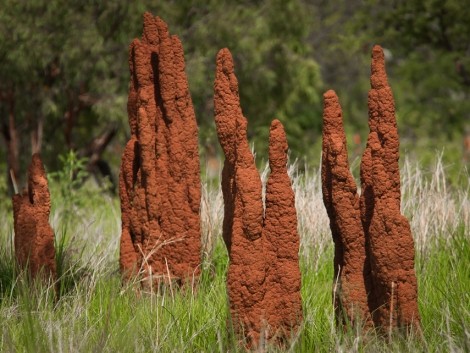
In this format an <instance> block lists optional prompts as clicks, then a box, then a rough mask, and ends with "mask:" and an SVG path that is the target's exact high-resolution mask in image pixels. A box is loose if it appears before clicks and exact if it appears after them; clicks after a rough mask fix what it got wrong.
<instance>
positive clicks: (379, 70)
mask: <svg viewBox="0 0 470 353" xmlns="http://www.w3.org/2000/svg"><path fill="white" fill-rule="evenodd" d="M371 88H372V89H371V90H370V91H369V128H370V133H369V137H368V140H367V146H366V150H365V152H364V155H363V158H362V163H361V183H362V189H363V197H361V213H362V219H363V225H364V232H365V235H366V239H367V241H368V244H369V249H368V251H369V257H370V264H371V270H372V271H371V274H372V284H373V293H374V300H373V302H372V306H371V311H372V315H373V318H374V322H375V324H376V325H377V326H380V327H383V328H387V327H389V326H390V324H391V325H392V326H399V327H405V328H407V329H409V328H411V327H414V328H415V329H416V328H419V323H420V318H419V312H418V302H417V300H418V294H417V281H416V275H415V270H414V243H413V237H412V235H411V229H410V225H409V222H408V220H407V219H406V218H405V217H404V216H403V215H402V214H401V212H400V172H399V165H398V159H399V138H398V130H397V123H396V118H395V104H394V100H393V94H392V90H391V88H390V86H389V85H388V82H387V75H386V72H385V60H384V54H383V51H382V48H381V47H380V46H378V45H377V46H375V47H374V48H373V51H372V65H371Z"/></svg>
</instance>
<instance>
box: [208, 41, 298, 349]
mask: <svg viewBox="0 0 470 353" xmlns="http://www.w3.org/2000/svg"><path fill="white" fill-rule="evenodd" d="M214 91H215V96H214V109H215V122H216V128H217V134H218V137H219V142H220V145H221V146H222V149H223V151H224V154H225V161H224V167H223V171H222V192H223V197H224V223H223V238H224V241H225V244H226V246H227V249H228V253H229V257H230V264H229V269H228V274H227V289H228V296H229V302H230V311H231V316H232V323H233V327H234V330H235V332H236V333H237V334H238V335H239V337H240V338H241V339H242V340H245V343H246V345H247V346H249V347H252V348H255V347H258V346H259V343H260V341H265V340H269V341H275V342H278V343H282V342H284V341H285V340H286V338H288V337H289V336H290V334H291V333H292V332H295V330H296V328H297V327H298V325H299V323H300V322H301V319H302V304H301V297H300V285H301V281H300V270H299V259H298V251H299V236H298V234H297V216H296V210H295V199H294V193H293V190H292V186H291V181H290V179H289V176H288V175H287V149H288V146H287V139H286V134H285V132H284V128H283V126H282V124H281V123H280V122H279V121H278V120H274V121H273V123H272V125H271V129H270V138H269V166H270V169H271V173H270V176H269V179H268V182H267V186H266V209H265V210H264V207H263V198H262V184H261V179H260V176H259V173H258V171H257V169H256V166H255V162H254V158H253V155H252V153H251V151H250V148H249V145H248V140H247V136H246V134H247V120H246V118H245V117H244V116H243V113H242V110H241V107H240V99H239V93H238V82H237V78H236V77H235V73H234V65H233V60H232V55H231V54H230V52H229V50H228V49H222V50H220V51H219V53H218V55H217V68H216V77H215V83H214Z"/></svg>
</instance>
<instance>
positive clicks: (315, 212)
mask: <svg viewBox="0 0 470 353" xmlns="http://www.w3.org/2000/svg"><path fill="white" fill-rule="evenodd" d="M439 163H440V162H439V160H438V163H437V167H436V169H435V171H433V172H432V173H427V174H426V173H424V171H423V170H421V169H420V168H419V167H417V166H416V165H414V164H412V163H411V162H406V163H405V165H404V168H403V171H402V185H403V188H402V191H403V203H402V207H403V210H404V213H405V214H406V215H407V216H408V217H409V218H410V222H411V226H412V230H413V234H414V237H415V242H416V250H417V257H416V271H417V276H418V283H419V308H420V313H421V317H422V328H423V337H402V336H400V335H394V336H393V337H392V340H391V341H389V342H388V341H385V340H384V339H382V338H381V337H377V336H375V335H374V334H373V333H370V334H368V335H367V336H365V337H364V336H362V335H361V333H360V329H357V328H351V329H350V330H347V331H346V332H338V331H337V330H336V329H335V325H334V313H333V307H332V304H331V301H332V300H331V299H332V294H331V293H332V286H333V278H332V277H333V266H332V263H333V260H332V259H333V248H332V241H331V235H330V232H329V226H328V218H327V216H326V212H325V211H324V207H323V203H322V198H321V188H320V181H319V174H318V171H315V170H313V171H310V172H309V174H303V175H297V174H296V169H295V166H293V167H291V168H290V173H291V176H292V177H293V185H294V190H295V192H296V204H297V211H298V218H299V232H300V235H301V262H300V265H301V271H302V298H303V307H304V322H303V325H302V328H301V330H300V332H299V333H298V334H297V335H296V336H295V337H293V338H292V346H291V347H289V348H290V351H293V352H331V351H345V352H350V351H358V352H382V351H392V352H403V351H426V352H445V351H452V352H464V351H469V350H470V233H469V232H470V206H469V198H468V196H469V193H468V190H467V189H461V190H449V189H448V188H446V187H445V185H446V183H445V170H444V168H442V165H439ZM214 185H215V186H214ZM216 185H217V183H204V185H203V200H202V203H201V204H202V211H201V213H202V214H201V220H202V230H203V252H204V259H205V260H204V266H203V272H202V275H201V277H200V278H199V280H198V283H197V286H195V287H192V286H191V285H189V286H187V287H186V289H185V290H184V291H177V290H174V289H171V288H166V289H164V291H163V292H161V293H145V292H141V291H136V290H135V286H133V285H132V284H129V285H124V286H123V285H122V283H121V278H120V275H119V271H118V256H119V251H118V246H119V234H120V212H119V200H118V199H116V198H113V197H110V196H107V195H105V194H103V193H100V192H98V190H97V188H96V186H93V185H90V184H88V185H87V186H86V188H83V189H74V190H70V191H69V192H67V193H64V192H61V191H60V190H61V188H62V189H63V188H64V186H63V185H60V184H55V182H54V181H51V182H50V187H51V194H52V195H51V196H52V200H53V211H52V214H51V224H52V225H53V227H54V229H55V231H56V250H57V264H58V269H59V270H58V273H59V276H60V279H59V287H58V288H59V289H58V294H57V292H56V288H57V287H56V284H44V283H30V282H29V281H28V279H27V278H26V276H25V274H24V273H17V271H16V270H15V267H14V260H13V251H12V233H13V231H12V228H13V227H12V215H11V212H10V211H8V210H7V207H5V208H4V209H2V210H0V221H1V222H2V224H3V226H2V231H1V234H0V281H1V282H0V301H1V302H0V322H1V323H2V325H1V336H0V351H2V352H152V351H154V352H227V351H230V352H237V351H241V349H240V348H237V347H238V346H237V342H236V339H235V338H234V337H233V336H232V335H231V334H230V330H228V329H227V327H228V326H227V322H228V319H229V316H228V305H227V295H226V289H225V273H226V269H227V265H228V259H227V254H226V251H225V247H224V245H223V242H222V240H221V226H222V217H223V210H222V209H223V202H222V197H221V192H220V189H219V188H218V187H217V186H216ZM65 206H67V207H73V212H70V210H66V209H64V207H65ZM65 214H67V216H66V217H64V215H65ZM269 351H273V352H275V351H278V349H276V348H275V347H270V348H269Z"/></svg>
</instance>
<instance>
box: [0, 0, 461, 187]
mask: <svg viewBox="0 0 470 353" xmlns="http://www.w3.org/2000/svg"><path fill="white" fill-rule="evenodd" d="M144 11H151V12H152V13H153V14H155V15H159V16H161V17H162V18H163V19H164V20H165V21H166V22H167V23H168V24H169V26H170V30H171V32H172V33H174V34H177V35H178V36H179V37H180V38H181V39H182V42H183V45H184V49H185V55H186V62H187V67H186V72H187V75H188V79H189V83H190V89H191V92H192V98H193V102H194V105H195V109H196V116H197V119H198V124H199V126H200V136H199V139H200V145H201V157H202V160H203V163H202V164H203V167H204V166H205V164H206V163H207V160H209V159H211V158H217V157H218V156H220V151H219V149H218V142H217V139H216V134H215V127H214V123H213V107H212V97H213V78H214V68H215V55H216V53H217V51H218V50H219V49H220V48H223V47H228V48H229V49H230V50H231V51H232V53H233V56H234V59H235V63H236V73H237V76H238V79H239V83H240V93H241V102H242V107H243V110H244V113H245V115H246V116H247V118H248V119H249V122H250V124H249V135H250V140H251V141H254V143H255V148H256V152H257V154H258V155H259V156H261V158H258V160H259V161H261V160H262V159H263V158H264V156H265V155H266V145H267V134H268V126H269V122H270V121H271V120H272V119H273V118H274V117H277V118H279V119H281V120H282V121H283V123H284V124H285V127H286V130H287V133H288V138H289V144H290V147H291V150H292V155H293V156H294V157H300V158H305V161H308V163H309V164H310V165H312V164H316V162H317V161H318V160H319V151H320V149H319V146H320V142H321V141H320V140H321V139H320V137H321V112H322V94H323V92H324V91H326V90H327V89H329V88H333V89H335V90H336V91H337V92H338V94H339V96H340V100H341V102H342V105H343V109H344V117H345V124H346V131H347V134H348V137H349V141H350V145H351V146H350V151H351V153H350V154H351V158H354V157H355V156H358V155H360V153H361V151H362V150H363V146H364V142H365V137H366V134H367V131H368V127H367V92H368V89H369V66H370V51H371V48H372V45H373V44H376V43H378V44H381V45H382V46H383V47H384V48H385V53H386V57H387V70H388V73H389V79H390V83H391V85H392V88H393V91H394V94H395V98H396V105H397V116H398V123H399V129H400V134H401V141H402V150H403V152H406V153H407V154H409V155H411V156H413V157H414V158H415V159H418V160H420V161H421V162H423V163H424V165H429V164H430V161H431V160H432V159H433V156H434V154H435V150H436V149H438V150H441V149H442V148H443V147H444V146H445V153H444V157H443V158H444V162H445V166H446V168H448V169H449V172H448V173H447V175H448V178H449V180H450V181H455V180H456V179H457V176H458V170H459V169H460V167H461V166H462V165H467V166H468V163H469V161H470V125H469V124H470V99H469V98H470V97H469V95H470V21H468V18H470V7H469V6H467V5H466V4H465V2H463V1H458V0H446V1H436V0H408V1H405V0H394V1H382V0H347V1H346V0H341V1H334V2H331V1H324V0H263V1H254V0H251V1H249V0H239V1H224V0H204V1H199V0H191V1H189V0H184V1H149V0H136V1H125V0H113V1H108V0H104V1H96V0H83V1H75V2H66V1H63V0H48V1H45V0H34V1H19V0H4V1H3V2H2V6H1V8H0V124H1V131H2V138H1V143H2V146H3V148H1V149H0V172H1V175H2V178H1V179H0V185H1V186H0V189H1V190H0V192H2V193H5V191H6V189H7V184H8V183H9V178H7V175H9V170H10V169H12V170H13V171H14V173H15V175H16V178H17V179H18V180H19V182H20V184H21V181H22V180H23V181H24V177H25V169H26V165H27V164H28V163H29V159H30V155H31V152H32V151H41V152H42V155H43V158H44V161H45V164H46V166H47V167H48V169H49V170H50V171H55V170H57V169H58V168H59V165H60V160H59V159H58V158H57V156H58V155H60V154H64V153H67V151H68V150H70V149H73V150H75V151H76V152H77V154H78V155H79V156H80V157H88V158H89V161H88V166H87V168H88V170H89V171H92V172H95V173H98V172H100V173H101V174H105V175H110V176H111V177H114V178H116V176H117V173H118V167H119V163H120V155H121V150H122V146H124V144H125V141H126V139H127V138H128V134H129V128H128V125H127V113H126V100H127V86H128V80H129V73H128V72H129V70H128V66H127V48H128V45H129V43H130V42H131V40H132V39H133V38H135V37H139V36H140V35H141V28H142V13H143V12H144ZM465 138H466V140H465ZM465 141H467V142H466V145H465ZM465 146H466V147H465ZM302 160H304V159H302ZM2 190H3V191H2ZM10 192H11V187H10Z"/></svg>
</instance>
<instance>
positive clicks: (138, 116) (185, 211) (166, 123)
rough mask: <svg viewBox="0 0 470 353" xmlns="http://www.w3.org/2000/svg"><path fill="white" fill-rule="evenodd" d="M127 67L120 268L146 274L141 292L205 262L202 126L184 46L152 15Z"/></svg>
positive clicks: (185, 275) (192, 271) (187, 273)
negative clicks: (202, 249) (199, 134)
mask: <svg viewBox="0 0 470 353" xmlns="http://www.w3.org/2000/svg"><path fill="white" fill-rule="evenodd" d="M129 68H130V74H131V80H130V84H129V99H128V105H127V108H128V114H129V125H130V128H131V138H130V140H129V142H128V143H127V145H126V147H125V150H124V153H123V156H122V165H121V173H120V197H121V210H122V235H121V257H120V267H121V270H122V272H123V274H124V275H125V276H129V275H131V274H136V273H138V272H140V273H141V274H143V277H144V278H145V281H144V285H147V284H152V283H151V282H153V284H155V283H159V282H160V281H161V280H162V278H163V279H164V280H167V279H176V280H177V281H178V282H179V281H184V280H185V279H187V278H190V277H191V276H192V275H194V274H196V273H197V272H198V266H199V263H200V218H199V207H200V199H201V190H200V173H199V171H200V167H199V154H198V143H197V125H196V118H195V114H194V109H193V105H192V101H191V96H190V93H189V88H188V82H187V79H186V74H185V71H184V70H185V63H184V54H183V47H182V45H181V42H180V40H179V39H178V37H176V36H170V34H169V32H168V27H167V25H166V23H165V22H163V21H162V20H161V19H160V18H158V17H153V16H152V15H151V14H150V13H145V14H144V30H143V35H142V40H138V39H135V40H134V41H133V42H132V43H131V45H130V48H129ZM149 281H151V282H149Z"/></svg>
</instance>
